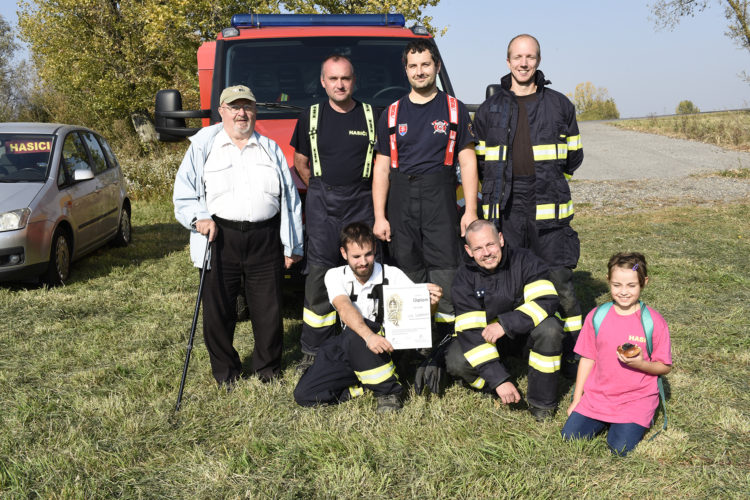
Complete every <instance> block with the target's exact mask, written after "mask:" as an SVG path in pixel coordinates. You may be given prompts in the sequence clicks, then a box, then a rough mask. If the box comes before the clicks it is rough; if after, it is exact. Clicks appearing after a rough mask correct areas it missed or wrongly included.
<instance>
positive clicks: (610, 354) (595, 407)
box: [575, 306, 672, 427]
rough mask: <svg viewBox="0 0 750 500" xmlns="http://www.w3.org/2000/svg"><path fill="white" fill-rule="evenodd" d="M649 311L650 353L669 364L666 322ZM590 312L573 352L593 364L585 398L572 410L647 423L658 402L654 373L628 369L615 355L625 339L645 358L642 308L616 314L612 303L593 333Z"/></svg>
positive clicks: (610, 419)
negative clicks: (652, 329)
mask: <svg viewBox="0 0 750 500" xmlns="http://www.w3.org/2000/svg"><path fill="white" fill-rule="evenodd" d="M646 307H648V306H646ZM595 310H596V309H594V311H595ZM648 310H649V312H651V318H652V319H653V321H654V333H653V337H652V339H653V346H654V352H653V353H652V354H651V358H650V361H661V362H662V363H664V364H667V365H671V364H672V354H671V343H670V340H669V328H667V322H666V321H664V318H662V316H661V314H659V313H658V312H656V311H654V310H653V309H651V308H650V307H649V308H648ZM594 311H591V312H590V313H589V314H588V316H586V321H585V323H584V325H583V329H582V330H581V334H580V335H579V337H578V342H577V343H576V347H575V352H576V353H578V354H580V355H581V356H583V357H585V358H589V359H593V360H594V368H593V369H592V370H591V373H589V376H588V378H587V379H586V382H585V383H584V385H583V397H581V401H580V403H578V406H576V408H575V411H577V412H578V413H580V414H581V415H584V416H587V417H590V418H594V419H596V420H601V421H603V422H608V423H617V424H627V423H635V424H638V425H642V426H643V427H650V426H651V421H652V420H653V418H654V412H655V411H656V408H657V407H658V406H659V388H658V387H657V381H656V380H657V376H656V375H649V374H648V373H644V372H642V371H639V370H635V369H633V368H629V367H628V366H626V365H624V364H623V363H620V360H619V359H617V346H619V345H622V344H625V343H626V342H627V343H631V344H635V345H637V346H638V347H640V348H641V352H642V353H643V358H644V359H646V360H649V357H648V350H647V349H646V336H645V333H644V332H643V326H642V324H641V311H640V309H639V310H638V311H636V312H635V313H633V314H629V315H627V316H620V315H619V314H617V312H615V307H614V306H612V308H611V309H610V310H609V312H607V315H606V316H605V317H604V320H603V321H602V323H601V325H600V326H599V335H598V336H595V334H594V323H593V318H594Z"/></svg>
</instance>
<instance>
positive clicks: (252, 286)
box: [203, 215, 283, 384]
mask: <svg viewBox="0 0 750 500" xmlns="http://www.w3.org/2000/svg"><path fill="white" fill-rule="evenodd" d="M218 225H219V234H218V235H217V237H216V240H215V241H214V243H213V244H212V247H211V248H212V252H211V261H210V262H211V267H210V268H209V270H207V271H206V276H205V282H204V288H203V338H204V341H205V343H206V348H207V349H208V355H209V358H210V360H211V371H212V373H213V376H214V378H215V379H216V381H217V382H218V383H220V384H221V383H224V382H232V381H234V380H236V379H237V378H239V376H240V375H241V373H242V362H241V361H240V357H239V354H238V353H237V350H236V349H235V348H234V345H233V342H234V329H235V326H236V324H237V295H238V294H239V293H240V291H241V279H242V278H243V277H244V283H245V289H244V292H245V296H246V297H247V307H248V311H249V315H250V321H251V323H252V327H253V338H254V341H255V347H254V349H253V356H252V373H253V374H257V375H258V376H259V377H261V378H262V379H266V380H268V379H271V378H273V377H276V376H278V375H279V373H280V372H281V351H282V335H283V325H282V321H281V271H282V267H283V266H282V259H283V254H282V246H281V238H280V236H279V225H280V218H279V216H278V215H276V216H275V217H273V218H271V219H269V220H268V221H263V222H260V223H256V224H250V225H249V226H250V227H248V228H242V229H246V230H240V229H235V228H232V227H227V226H224V225H221V224H218Z"/></svg>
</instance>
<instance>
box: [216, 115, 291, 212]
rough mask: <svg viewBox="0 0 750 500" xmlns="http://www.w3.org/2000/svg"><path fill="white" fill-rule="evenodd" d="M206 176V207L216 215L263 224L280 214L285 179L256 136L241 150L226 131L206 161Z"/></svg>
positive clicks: (221, 133) (219, 135)
mask: <svg viewBox="0 0 750 500" xmlns="http://www.w3.org/2000/svg"><path fill="white" fill-rule="evenodd" d="M203 177H204V180H205V183H206V206H207V207H208V211H209V212H210V213H211V214H213V215H218V216H219V217H221V218H222V219H228V220H234V221H250V222H260V221H264V220H267V219H270V218H271V217H273V216H274V215H276V214H277V213H279V206H280V195H281V179H279V174H278V171H277V169H276V167H275V166H274V163H273V161H272V160H271V157H270V156H269V155H268V153H267V152H266V151H265V150H264V149H263V148H262V147H261V146H260V144H258V140H257V139H256V138H255V135H253V136H251V137H250V139H249V140H248V142H247V144H246V145H245V147H243V148H242V149H240V148H238V147H237V146H236V145H235V144H234V143H233V142H232V139H230V138H229V135H228V134H227V132H226V130H224V129H222V130H221V131H220V132H219V133H218V134H217V135H216V139H215V140H214V143H213V146H212V147H211V153H210V154H209V155H208V158H207V159H206V165H205V167H204V174H203Z"/></svg>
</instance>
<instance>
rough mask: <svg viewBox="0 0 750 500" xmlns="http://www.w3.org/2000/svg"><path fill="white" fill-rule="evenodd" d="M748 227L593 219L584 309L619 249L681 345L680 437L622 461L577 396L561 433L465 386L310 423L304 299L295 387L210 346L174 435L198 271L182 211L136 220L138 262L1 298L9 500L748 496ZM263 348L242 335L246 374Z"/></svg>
mask: <svg viewBox="0 0 750 500" xmlns="http://www.w3.org/2000/svg"><path fill="white" fill-rule="evenodd" d="M748 218H750V206H748V205H728V206H719V207H711V208H692V209H691V210H685V209H684V208H668V209H656V210H650V211H644V212H641V213H629V214H625V215H614V216H607V217H602V216H600V215H599V214H596V213H592V214H584V215H582V216H576V219H575V227H576V229H577V230H578V231H579V233H580V235H581V240H582V251H583V253H582V255H581V260H580V263H579V267H578V268H577V269H576V271H575V279H576V286H577V289H578V293H579V296H580V297H581V299H582V301H583V303H584V306H585V307H586V308H591V307H593V306H594V305H595V304H596V303H598V302H601V301H603V300H604V299H605V297H606V284H605V282H604V280H603V276H604V274H605V263H606V259H607V258H608V257H609V256H610V255H611V254H612V253H613V252H614V251H618V250H638V251H642V252H644V253H645V254H646V256H647V257H648V259H649V270H650V274H651V281H650V283H649V286H648V287H647V288H646V289H645V296H644V299H645V300H646V302H647V303H649V304H650V305H652V306H653V307H655V308H656V309H657V310H659V311H660V312H661V313H662V314H663V315H664V317H665V318H666V319H667V321H668V322H669V325H670V330H671V335H672V342H673V348H674V353H673V355H674V360H675V368H674V370H673V371H672V373H670V374H669V375H668V376H667V382H668V392H669V393H670V394H671V396H670V399H669V403H668V404H669V412H670V414H669V416H670V428H669V430H668V431H667V432H666V433H662V434H661V435H660V436H659V437H658V438H657V439H655V440H654V441H652V442H644V443H642V444H641V445H640V446H639V447H638V448H637V449H636V450H635V451H634V452H633V453H632V454H631V455H630V456H629V457H628V458H626V459H624V460H622V459H617V458H614V457H612V456H611V455H610V454H609V452H608V451H607V448H606V443H605V442H604V440H603V439H601V438H598V439H596V440H594V441H593V442H581V443H564V442H563V441H562V440H561V439H560V434H559V432H560V428H561V426H562V424H563V422H564V420H565V418H564V408H565V406H566V404H567V401H569V398H570V392H569V385H566V386H565V387H564V388H563V389H562V391H563V392H564V394H563V399H562V401H563V403H562V410H561V411H560V412H559V413H558V415H557V416H556V417H555V418H554V419H553V420H552V421H551V422H547V423H544V424H538V423H536V422H535V421H534V420H533V418H532V417H531V416H530V415H529V414H528V412H526V411H524V410H522V409H521V410H511V409H508V408H505V407H503V406H502V405H500V404H498V403H497V402H496V401H492V400H489V399H483V398H481V397H480V396H479V395H477V394H474V393H471V392H469V391H468V390H466V389H464V388H462V387H460V386H458V385H453V386H451V387H449V389H448V391H447V394H446V395H445V396H444V397H443V398H439V399H438V398H431V399H425V398H422V397H415V396H413V394H412V395H411V398H410V399H409V400H408V401H407V402H406V404H405V407H404V410H403V411H402V412H401V413H399V414H396V415H387V416H384V417H378V416H376V415H375V413H374V411H373V410H374V405H375V402H374V400H373V398H372V397H371V396H369V395H367V396H365V397H363V398H359V399H357V400H354V401H351V402H348V403H346V404H342V405H340V406H332V407H326V408H320V409H305V408H301V407H298V406H297V405H295V403H294V401H293V399H292V391H293V388H294V385H295V383H296V380H297V376H296V374H295V369H294V368H295V365H296V362H297V360H298V359H299V358H300V352H299V334H300V329H301V320H300V313H301V301H299V300H297V301H290V302H289V304H287V305H286V307H285V309H284V324H285V331H286V338H285V343H284V344H285V347H284V358H283V366H284V367H285V370H284V377H283V379H282V380H280V381H278V382H274V383H271V384H261V383H260V382H259V381H258V380H245V381H243V382H242V383H240V384H239V385H238V386H237V388H236V389H235V391H233V392H232V393H230V394H226V393H223V392H221V391H219V390H217V388H216V386H215V384H214V382H213V379H212V378H211V375H210V373H209V367H208V358H207V353H206V350H205V347H204V346H203V343H202V342H201V341H200V333H199V334H198V336H197V342H196V348H195V350H194V352H193V359H192V361H191V365H190V371H189V376H188V381H187V387H186V393H185V399H184V400H183V409H182V411H181V412H180V415H179V416H178V417H177V418H175V417H173V416H172V410H173V407H174V403H175V397H176V391H177V384H178V382H179V377H180V374H181V369H182V363H183V360H184V354H185V340H186V336H187V332H188V330H189V325H190V318H191V316H192V308H193V305H194V301H195V293H196V289H197V273H196V272H195V270H194V269H192V267H191V265H190V263H189V258H188V255H187V250H186V243H187V234H186V231H184V230H183V229H182V228H181V227H179V226H178V225H177V224H176V223H175V222H174V220H173V218H172V208H171V204H170V203H168V202H136V203H134V206H133V223H134V230H133V245H131V246H130V247H127V248H114V249H113V248H107V249H102V250H99V251H97V252H95V253H94V254H93V255H91V256H89V257H87V258H85V259H84V260H82V261H80V262H77V263H76V265H75V267H74V270H73V275H72V279H71V281H70V282H69V283H68V285H67V286H65V287H62V288H58V289H54V290H44V289H38V288H33V287H32V288H28V289H27V288H24V287H19V286H10V287H8V286H3V287H0V315H1V316H2V318H3V321H2V322H1V323H0V352H1V353H2V355H0V408H2V410H1V411H0V497H1V498H4V499H5V498H39V497H41V498H110V497H123V498H368V499H371V498H372V499H377V498H415V497H419V498H472V499H473V498H515V497H533V498H572V497H575V498H622V497H625V498H654V497H663V498H671V497H677V496H679V497H680V498H745V497H746V496H747V492H748V491H750V465H749V464H750V440H748V419H749V418H750V393H749V392H748V390H747V381H748V377H749V376H750V356H748V354H747V353H748V352H750V337H748V335H747V332H748V331H749V330H750V323H749V322H748V317H749V315H748V307H747V304H748V301H749V300H750V266H748V265H747V264H748V260H747V258H748V257H747V256H748V254H749V253H750V243H749V240H750V232H749V231H750V229H749V228H748V225H747V220H748ZM251 339H252V336H251V329H250V325H249V324H247V323H242V324H241V325H240V326H239V328H238V331H237V335H236V340H235V345H236V346H237V348H238V350H239V352H240V355H241V356H242V357H243V358H246V357H247V356H249V354H250V352H251V349H252V340H251ZM514 366H515V367H516V370H514V373H515V374H516V375H517V376H518V383H519V386H520V388H521V390H522V391H523V390H524V389H525V387H526V376H525V370H524V369H523V367H522V364H520V363H517V364H515V365H514ZM657 423H661V417H659V419H658V422H657ZM652 432H653V431H652Z"/></svg>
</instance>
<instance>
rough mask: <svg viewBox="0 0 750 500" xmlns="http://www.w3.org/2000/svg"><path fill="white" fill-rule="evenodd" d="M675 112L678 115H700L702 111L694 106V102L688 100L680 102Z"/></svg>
mask: <svg viewBox="0 0 750 500" xmlns="http://www.w3.org/2000/svg"><path fill="white" fill-rule="evenodd" d="M674 112H675V113H677V114H678V115H690V114H693V113H700V112H701V110H700V109H698V107H697V106H696V105H695V104H693V101H688V100H687V99H686V100H684V101H680V104H678V105H677V108H676V109H675V110H674Z"/></svg>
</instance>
